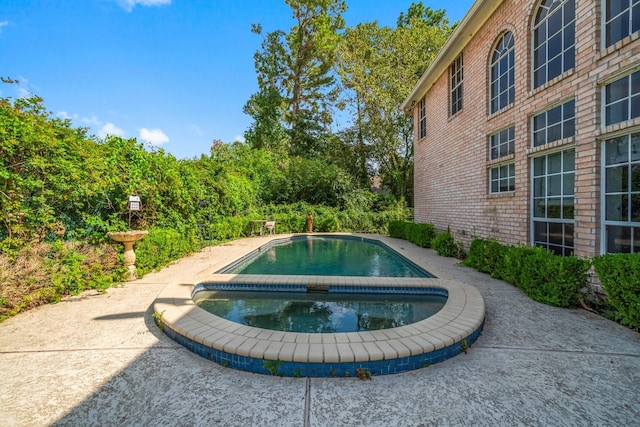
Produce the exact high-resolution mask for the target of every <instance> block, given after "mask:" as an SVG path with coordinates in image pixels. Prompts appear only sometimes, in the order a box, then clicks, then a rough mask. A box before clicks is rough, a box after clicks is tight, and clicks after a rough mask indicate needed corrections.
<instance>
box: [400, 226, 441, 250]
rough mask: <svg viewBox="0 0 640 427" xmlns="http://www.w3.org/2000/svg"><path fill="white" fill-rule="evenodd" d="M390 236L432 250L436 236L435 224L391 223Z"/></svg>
mask: <svg viewBox="0 0 640 427" xmlns="http://www.w3.org/2000/svg"><path fill="white" fill-rule="evenodd" d="M389 235H390V236H391V237H397V238H400V239H405V240H408V241H410V242H412V243H415V244H416V245H418V246H422V247H423V248H430V247H431V244H432V242H433V239H434V238H435V236H436V229H435V227H434V226H433V224H415V223H413V222H409V221H391V222H389Z"/></svg>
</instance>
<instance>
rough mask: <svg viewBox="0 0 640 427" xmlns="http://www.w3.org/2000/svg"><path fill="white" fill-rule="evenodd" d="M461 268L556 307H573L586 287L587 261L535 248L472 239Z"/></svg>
mask: <svg viewBox="0 0 640 427" xmlns="http://www.w3.org/2000/svg"><path fill="white" fill-rule="evenodd" d="M464 263H465V265H467V266H469V267H473V268H476V269H477V270H479V271H482V272H484V273H489V274H491V276H493V277H496V278H500V279H503V280H505V281H507V282H509V283H512V284H514V285H515V286H516V287H518V288H520V289H522V290H523V291H524V292H525V293H526V294H527V295H528V296H529V297H530V298H531V299H533V300H535V301H538V302H542V303H544V304H549V305H554V306H558V307H571V306H575V305H577V303H578V301H579V296H580V292H581V290H582V289H583V288H585V287H586V286H587V285H588V280H589V277H588V273H587V272H588V270H589V268H590V266H591V262H590V261H589V260H585V259H580V258H576V257H573V256H567V257H561V256H557V255H554V254H553V253H551V252H549V251H547V250H546V249H544V248H540V247H537V246H533V247H528V246H507V245H502V244H500V243H498V242H497V241H496V240H487V239H474V240H473V242H471V245H470V247H469V256H468V258H467V259H466V260H465V261H464Z"/></svg>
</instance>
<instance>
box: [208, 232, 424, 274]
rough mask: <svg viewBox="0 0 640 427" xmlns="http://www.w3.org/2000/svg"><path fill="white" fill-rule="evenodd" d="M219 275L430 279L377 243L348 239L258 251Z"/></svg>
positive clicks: (301, 241) (305, 240) (300, 241)
mask: <svg viewBox="0 0 640 427" xmlns="http://www.w3.org/2000/svg"><path fill="white" fill-rule="evenodd" d="M220 272H221V273H233V274H284V275H295V274H301V275H310V276H366V277H433V275H431V274H430V273H428V272H426V271H424V270H423V269H421V268H419V267H417V266H416V265H414V264H412V263H411V262H410V261H408V260H406V259H405V258H404V257H402V256H400V255H398V254H397V253H395V252H394V251H393V250H391V249H388V248H386V247H385V246H383V245H382V244H379V243H371V242H369V241H366V240H364V239H354V238H348V237H333V236H332V237H302V238H293V239H290V240H288V241H286V242H285V243H280V244H274V245H272V246H267V247H266V248H263V249H261V250H260V251H259V252H257V253H256V254H254V255H253V256H251V257H249V258H247V259H244V260H242V261H241V262H240V263H238V264H236V265H233V266H230V267H229V268H225V269H223V270H222V271H220Z"/></svg>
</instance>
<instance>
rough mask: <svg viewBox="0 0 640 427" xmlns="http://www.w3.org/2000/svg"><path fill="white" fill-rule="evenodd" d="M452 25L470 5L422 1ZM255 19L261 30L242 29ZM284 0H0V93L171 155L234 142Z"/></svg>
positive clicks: (382, 18) (286, 25) (396, 10)
mask: <svg viewBox="0 0 640 427" xmlns="http://www.w3.org/2000/svg"><path fill="white" fill-rule="evenodd" d="M413 1H414V0H387V1H382V0H347V7H348V10H347V12H346V13H345V14H344V18H345V21H346V25H347V26H348V27H352V26H355V25H357V24H358V23H361V22H372V21H377V22H378V23H379V24H380V25H388V26H394V25H395V23H396V20H397V18H398V16H399V14H400V12H406V11H407V9H408V8H409V6H410V5H411V3H413ZM423 3H424V4H425V6H429V7H431V8H432V9H445V10H446V11H447V18H448V19H449V20H450V21H451V22H455V21H459V20H461V19H462V18H463V17H464V15H465V14H466V13H467V11H468V10H469V8H470V7H471V5H472V4H473V0H455V1H451V0H445V1H440V0H423ZM253 23H260V24H261V25H262V29H263V35H262V36H259V35H256V34H253V33H252V32H251V24H253ZM292 26H293V20H292V18H291V10H290V9H289V7H288V6H287V5H286V3H285V2H284V0H0V76H2V77H5V78H6V77H10V78H12V79H14V80H18V81H19V82H20V85H19V86H14V85H7V84H0V96H2V97H10V98H12V99H15V98H17V97H20V96H25V95H29V94H33V95H38V96H40V97H42V98H43V99H44V105H45V107H46V108H47V109H48V110H49V111H51V113H52V115H53V116H56V117H61V118H69V119H70V120H71V121H72V124H73V126H76V127H86V128H88V129H89V133H90V134H93V135H97V136H98V137H100V138H103V137H104V136H105V135H107V134H110V135H118V136H122V137H124V138H133V137H135V138H138V141H141V142H144V143H145V144H147V146H149V147H151V146H154V147H162V148H163V149H164V150H165V151H166V152H168V153H171V154H173V155H174V156H175V157H177V158H179V159H188V158H193V157H199V156H200V154H203V153H204V154H208V153H209V149H210V147H211V144H212V142H213V140H215V139H218V140H222V141H223V142H233V141H237V140H242V138H243V134H244V132H245V130H247V129H248V128H249V126H250V125H251V122H252V119H251V117H250V116H248V115H246V114H244V113H243V111H242V109H243V106H244V104H245V103H246V102H247V100H248V99H249V97H250V96H251V95H252V94H254V93H255V92H257V90H258V85H257V81H256V73H255V68H254V63H253V55H254V53H255V52H256V51H257V50H259V49H260V45H261V43H262V40H263V36H264V34H266V33H267V32H271V31H275V30H278V29H279V30H283V31H285V32H288V31H289V29H290V28H291V27H292Z"/></svg>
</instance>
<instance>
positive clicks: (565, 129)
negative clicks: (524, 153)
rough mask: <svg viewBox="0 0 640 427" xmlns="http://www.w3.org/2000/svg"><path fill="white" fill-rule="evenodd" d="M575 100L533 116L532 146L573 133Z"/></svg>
mask: <svg viewBox="0 0 640 427" xmlns="http://www.w3.org/2000/svg"><path fill="white" fill-rule="evenodd" d="M575 116H576V102H575V100H571V101H569V102H565V103H564V104H562V105H558V106H557V107H555V108H552V109H551V110H548V111H545V112H544V113H540V114H538V115H537V116H534V117H533V146H534V147H538V146H540V145H544V144H548V143H550V142H553V141H558V140H560V139H563V138H569V137H571V136H573V135H574V134H575Z"/></svg>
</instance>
